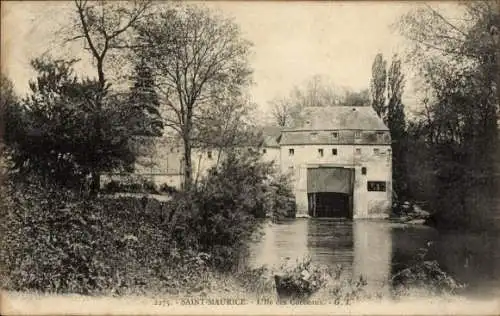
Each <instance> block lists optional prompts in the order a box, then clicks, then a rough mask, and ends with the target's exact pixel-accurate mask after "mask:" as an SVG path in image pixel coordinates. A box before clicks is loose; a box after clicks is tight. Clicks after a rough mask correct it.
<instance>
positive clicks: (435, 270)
mask: <svg viewBox="0 0 500 316" xmlns="http://www.w3.org/2000/svg"><path fill="white" fill-rule="evenodd" d="M427 252H428V249H427V248H422V249H420V252H419V253H418V254H417V255H416V256H415V258H414V259H413V262H412V263H411V264H410V265H409V266H408V267H407V268H405V269H403V270H401V271H399V272H397V273H395V274H394V275H393V276H392V278H391V281H392V285H393V290H394V292H395V293H397V295H399V296H401V295H406V294H408V293H410V290H414V289H425V290H426V291H427V292H429V293H432V294H455V293H456V291H457V290H459V289H461V288H463V287H464V285H463V284H460V283H458V282H457V281H456V280H455V279H454V278H453V277H452V276H451V275H449V274H447V273H446V272H445V271H443V270H442V269H441V267H440V266H439V264H438V263H437V261H435V260H425V256H426V254H427Z"/></svg>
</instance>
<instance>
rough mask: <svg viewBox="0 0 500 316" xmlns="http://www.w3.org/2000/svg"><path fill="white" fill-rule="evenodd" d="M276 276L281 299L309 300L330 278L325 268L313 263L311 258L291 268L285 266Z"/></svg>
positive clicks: (300, 261)
mask: <svg viewBox="0 0 500 316" xmlns="http://www.w3.org/2000/svg"><path fill="white" fill-rule="evenodd" d="M280 271H281V273H280V274H277V275H275V276H274V278H275V282H276V291H277V293H278V297H279V299H308V298H309V297H310V296H311V295H312V294H313V293H314V292H316V291H318V290H319V289H320V288H321V287H322V286H324V285H325V284H326V283H327V282H328V280H329V277H330V272H329V271H328V269H327V268H325V267H319V266H316V265H313V264H312V263H311V258H305V259H301V260H297V262H296V265H293V266H291V267H289V266H286V265H283V266H282V267H281V269H280Z"/></svg>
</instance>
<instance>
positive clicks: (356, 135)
mask: <svg viewBox="0 0 500 316" xmlns="http://www.w3.org/2000/svg"><path fill="white" fill-rule="evenodd" d="M354 138H356V139H358V138H361V131H354Z"/></svg>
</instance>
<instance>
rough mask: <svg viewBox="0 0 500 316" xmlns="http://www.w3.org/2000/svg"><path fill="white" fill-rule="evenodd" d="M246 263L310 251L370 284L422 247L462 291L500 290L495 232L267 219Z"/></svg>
mask: <svg viewBox="0 0 500 316" xmlns="http://www.w3.org/2000/svg"><path fill="white" fill-rule="evenodd" d="M250 248H251V262H250V264H251V266H254V267H258V266H262V265H267V266H268V267H277V266H279V265H280V264H281V263H283V262H284V261H285V260H286V259H287V258H289V259H290V260H295V259H298V258H301V257H304V256H309V257H310V258H311V260H312V261H313V262H314V263H317V264H325V265H329V266H336V265H338V264H341V265H342V266H343V267H344V269H345V273H346V275H348V276H351V277H357V276H359V275H363V276H365V277H366V278H367V281H368V284H369V285H371V286H374V287H378V286H381V287H382V286H383V285H384V284H387V280H388V279H389V278H390V277H391V276H393V275H394V274H395V273H397V272H398V271H400V270H401V269H402V268H404V267H406V266H407V265H408V264H409V263H410V262H411V260H412V259H414V258H415V256H416V255H417V254H418V253H419V251H421V249H427V254H426V256H425V259H426V260H436V261H437V262H438V263H439V265H440V267H441V268H442V270H444V271H445V272H447V273H448V274H450V275H451V276H453V277H454V278H455V279H456V280H457V281H459V282H460V283H464V284H466V285H467V286H466V287H465V289H463V290H462V292H461V294H463V295H465V296H467V297H470V298H476V299H479V298H481V299H488V298H497V297H499V296H500V236H499V234H498V233H493V232H482V233H464V232H450V231H447V232H439V231H437V230H436V229H434V228H431V227H427V226H421V225H402V224H395V223H391V222H388V221H346V220H335V219H304V218H298V219H294V220H287V221H284V222H281V223H279V224H274V223H266V224H265V225H264V227H263V236H262V238H261V239H260V240H259V241H258V242H256V243H254V244H252V245H251V247H250Z"/></svg>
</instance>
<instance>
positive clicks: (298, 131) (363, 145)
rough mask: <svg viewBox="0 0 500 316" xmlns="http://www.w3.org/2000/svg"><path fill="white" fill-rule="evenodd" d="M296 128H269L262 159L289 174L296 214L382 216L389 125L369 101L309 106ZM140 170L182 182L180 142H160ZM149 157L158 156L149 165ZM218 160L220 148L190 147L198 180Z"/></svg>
mask: <svg viewBox="0 0 500 316" xmlns="http://www.w3.org/2000/svg"><path fill="white" fill-rule="evenodd" d="M298 121H300V122H301V123H300V124H297V125H295V126H293V127H292V128H286V129H282V128H279V127H265V128H263V130H262V133H263V136H264V146H263V147H262V148H261V150H262V151H263V152H262V153H263V159H264V160H266V161H274V162H275V163H276V164H277V165H278V166H279V167H280V169H281V172H282V173H289V174H290V176H291V178H292V181H293V187H294V192H295V196H296V202H297V216H305V217H307V216H312V217H347V218H384V217H387V216H388V214H389V209H390V206H391V198H392V196H391V194H392V154H391V138H390V133H389V130H388V128H387V127H386V126H385V125H384V123H383V122H382V120H381V119H380V118H379V117H378V116H377V114H376V113H375V111H374V110H373V109H372V108H371V107H370V106H364V107H345V106H334V107H309V108H305V109H304V110H303V111H302V113H301V114H300V120H298ZM156 147H157V148H156V149H155V154H154V155H153V157H154V158H151V157H146V158H145V159H146V161H144V162H142V163H141V164H140V166H138V168H136V170H137V173H138V174H141V176H143V177H146V178H149V179H150V180H152V181H154V182H155V183H156V184H157V185H162V184H165V183H166V184H168V185H169V186H173V187H180V186H181V185H182V174H183V170H182V166H183V163H182V147H181V146H179V144H174V143H172V142H168V141H166V142H164V143H161V142H159V143H158V144H157V145H156ZM148 159H151V160H154V162H153V161H152V163H150V164H148V161H147V160H148ZM218 159H219V156H218V152H217V150H197V149H195V148H194V149H193V151H192V166H193V178H194V181H196V180H197V179H199V178H201V177H203V176H204V174H205V172H206V171H207V170H208V169H209V168H210V167H212V166H214V165H215V164H216V163H217V161H218Z"/></svg>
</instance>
